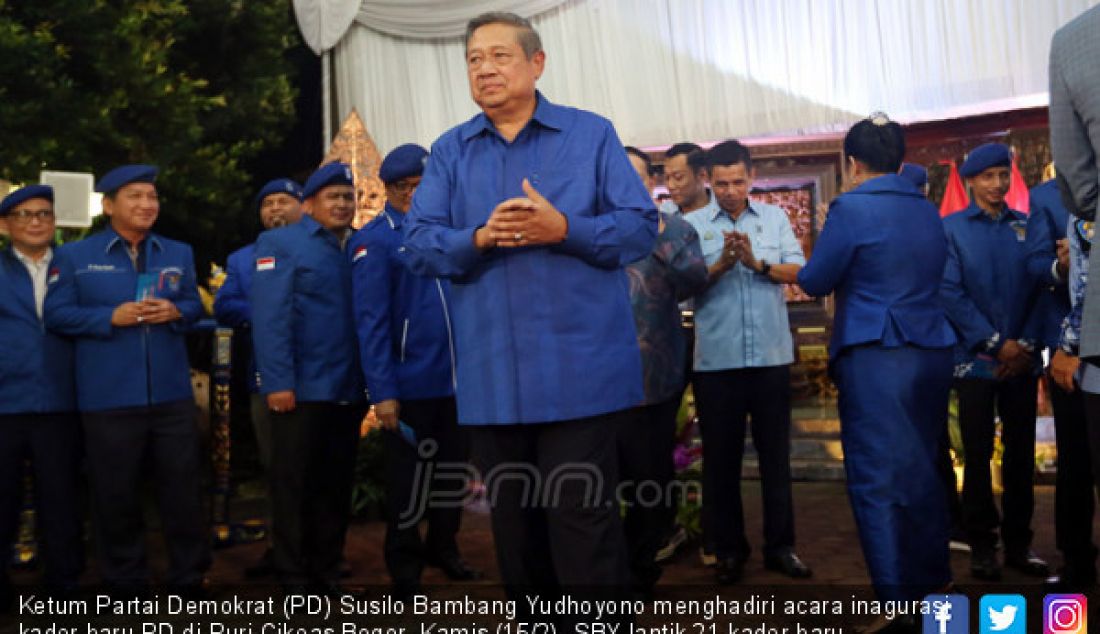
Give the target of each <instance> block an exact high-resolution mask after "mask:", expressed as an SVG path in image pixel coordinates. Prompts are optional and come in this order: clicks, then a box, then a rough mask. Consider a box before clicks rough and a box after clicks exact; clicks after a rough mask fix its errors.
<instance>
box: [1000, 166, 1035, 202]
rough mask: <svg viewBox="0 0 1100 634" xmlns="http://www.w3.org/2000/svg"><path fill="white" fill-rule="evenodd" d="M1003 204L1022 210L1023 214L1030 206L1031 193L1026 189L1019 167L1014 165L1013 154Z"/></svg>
mask: <svg viewBox="0 0 1100 634" xmlns="http://www.w3.org/2000/svg"><path fill="white" fill-rule="evenodd" d="M1005 204H1006V205H1008V207H1009V208H1010V209H1015V210H1016V211H1022V212H1024V213H1025V214H1026V213H1027V212H1028V211H1029V210H1030V208H1031V195H1030V194H1029V193H1028V191H1027V183H1025V182H1024V176H1023V174H1021V173H1020V168H1018V167H1016V157H1015V156H1013V157H1012V180H1011V181H1010V184H1009V186H1008V193H1007V194H1005Z"/></svg>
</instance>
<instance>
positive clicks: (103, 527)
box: [82, 400, 210, 587]
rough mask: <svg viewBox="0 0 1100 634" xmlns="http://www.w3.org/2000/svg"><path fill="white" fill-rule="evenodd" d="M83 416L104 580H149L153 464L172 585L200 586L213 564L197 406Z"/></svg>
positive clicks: (141, 583)
mask: <svg viewBox="0 0 1100 634" xmlns="http://www.w3.org/2000/svg"><path fill="white" fill-rule="evenodd" d="M82 417H83V419H84V437H85V442H86V443H87V447H88V472H89V475H90V476H91V486H92V500H93V502H94V504H95V508H94V509H93V510H94V512H95V519H96V527H97V531H96V533H97V535H98V541H99V550H98V552H97V554H98V559H99V563H100V576H101V577H102V579H103V582H104V583H106V584H108V585H113V586H119V587H140V586H144V585H146V584H148V583H149V568H148V565H147V561H146V554H145V531H144V522H143V509H142V491H143V486H142V483H143V482H145V475H144V473H143V472H144V471H145V469H146V467H147V466H148V467H150V468H151V470H152V472H153V478H152V480H153V486H154V487H155V490H156V498H157V504H158V505H159V508H160V521H161V526H162V527H163V533H164V541H165V542H166V546H167V549H168V561H169V563H168V578H167V582H168V584H169V585H174V586H190V585H194V584H197V583H200V582H201V581H202V578H203V575H204V574H205V573H206V569H207V568H209V567H210V543H209V541H210V538H209V530H208V526H207V521H206V520H207V515H206V513H204V512H203V505H202V500H201V498H200V494H199V479H200V475H199V468H200V462H201V461H200V459H199V434H198V426H197V425H196V423H195V405H194V402H193V401H190V400H188V401H177V402H174V403H165V404H163V405H151V406H148V407H129V408H123V409H115V410H103V411H97V412H84V413H83V414H82Z"/></svg>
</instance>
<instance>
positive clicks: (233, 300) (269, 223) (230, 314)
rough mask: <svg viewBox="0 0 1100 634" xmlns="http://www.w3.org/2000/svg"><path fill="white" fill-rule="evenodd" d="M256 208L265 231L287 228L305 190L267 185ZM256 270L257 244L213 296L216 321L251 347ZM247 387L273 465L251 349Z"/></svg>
mask: <svg viewBox="0 0 1100 634" xmlns="http://www.w3.org/2000/svg"><path fill="white" fill-rule="evenodd" d="M255 206H256V208H257V211H259V212H260V224H261V225H263V228H264V230H265V231H266V230H268V229H274V228H275V227H285V226H286V225H292V224H294V223H296V222H298V221H299V220H300V219H301V218H302V186H301V185H299V184H298V183H296V182H294V181H293V180H291V179H289V178H276V179H275V180H272V181H268V182H267V183H266V184H265V185H264V186H263V187H261V188H260V191H259V193H257V194H256V199H255ZM255 268H256V243H255V242H253V243H251V244H246V245H245V246H243V247H241V248H240V249H237V250H236V251H234V252H233V253H230V254H229V257H228V258H227V259H226V262H225V281H224V282H223V283H222V285H221V288H219V289H218V293H217V295H215V296H214V317H216V318H217V320H218V323H219V324H221V325H223V326H228V327H230V328H233V329H234V330H235V331H236V334H237V336H239V337H242V338H243V339H245V340H246V341H247V342H248V343H249V344H251V343H252V332H251V329H252V308H251V305H250V303H249V300H248V296H249V293H250V292H251V291H252V271H253V270H254V269H255ZM248 349H249V354H248V366H247V370H248V374H249V377H248V387H249V391H250V392H251V393H252V402H251V403H250V406H251V407H250V414H251V418H252V426H253V429H254V431H255V432H256V446H257V447H258V448H259V450H260V464H262V465H263V466H264V468H265V469H266V468H267V467H268V466H269V465H270V464H271V417H270V416H268V409H267V403H266V402H265V399H264V397H263V396H262V395H261V394H260V390H259V385H258V384H257V383H256V370H255V362H254V361H253V359H252V354H251V345H249V346H248Z"/></svg>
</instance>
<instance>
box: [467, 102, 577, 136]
mask: <svg viewBox="0 0 1100 634" xmlns="http://www.w3.org/2000/svg"><path fill="white" fill-rule="evenodd" d="M532 123H538V124H539V125H541V126H542V127H544V128H550V129H551V130H558V131H560V130H561V129H562V128H563V127H564V126H565V123H566V122H565V112H564V109H563V108H562V107H561V106H557V105H554V104H553V103H550V101H549V100H548V99H547V98H546V97H543V96H542V93H541V92H539V91H537V90H536V91H535V113H534V114H532V115H531V120H530V121H528V122H527V125H526V126H524V129H526V128H527V127H528V126H530V125H531V124H532ZM485 133H490V134H496V135H498V136H499V135H500V133H499V132H497V129H496V126H494V125H493V122H492V121H490V120H489V117H487V116H486V115H485V113H484V112H482V113H481V114H479V115H477V116H476V117H474V118H473V119H470V121H468V122H467V123H466V124H465V125H463V126H462V140H463V141H469V140H470V139H472V138H474V137H476V136H478V135H479V134H485ZM517 138H518V135H517Z"/></svg>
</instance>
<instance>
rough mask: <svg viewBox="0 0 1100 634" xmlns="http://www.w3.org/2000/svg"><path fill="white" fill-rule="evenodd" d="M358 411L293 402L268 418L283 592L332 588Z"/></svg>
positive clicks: (275, 544) (347, 508)
mask: <svg viewBox="0 0 1100 634" xmlns="http://www.w3.org/2000/svg"><path fill="white" fill-rule="evenodd" d="M365 412H366V405H364V404H340V403H330V402H324V401H312V402H299V403H298V404H297V407H295V408H294V410H293V411H290V412H284V413H272V414H271V441H272V442H271V449H272V452H271V467H270V469H269V470H268V474H269V476H270V478H271V529H272V540H271V541H272V556H273V558H274V559H273V561H274V564H275V569H276V574H277V575H278V578H279V581H280V582H281V583H283V584H284V585H300V584H307V583H336V582H337V581H338V580H339V578H340V560H341V557H342V556H343V553H344V540H345V538H346V536H347V531H348V521H349V515H350V513H351V492H352V484H353V480H354V472H355V456H356V455H357V454H358V447H359V424H360V422H361V421H362V420H363V414H364V413H365Z"/></svg>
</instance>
